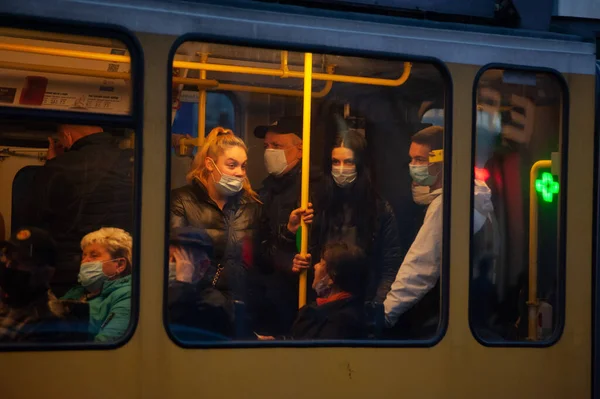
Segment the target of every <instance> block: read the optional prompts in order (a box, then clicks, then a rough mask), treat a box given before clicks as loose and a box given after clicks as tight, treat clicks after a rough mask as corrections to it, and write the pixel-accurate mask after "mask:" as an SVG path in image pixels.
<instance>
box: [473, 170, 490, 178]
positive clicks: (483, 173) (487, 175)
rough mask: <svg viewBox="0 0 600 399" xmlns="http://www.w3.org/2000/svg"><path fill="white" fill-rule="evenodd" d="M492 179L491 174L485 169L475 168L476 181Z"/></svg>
mask: <svg viewBox="0 0 600 399" xmlns="http://www.w3.org/2000/svg"><path fill="white" fill-rule="evenodd" d="M489 178H490V172H488V170H487V169H485V168H475V179H477V180H481V181H486V180H487V179H489Z"/></svg>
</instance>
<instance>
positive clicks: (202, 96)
mask: <svg viewBox="0 0 600 399" xmlns="http://www.w3.org/2000/svg"><path fill="white" fill-rule="evenodd" d="M207 60H208V54H206V53H202V54H201V55H200V62H201V63H206V61H207ZM200 79H202V80H205V79H206V70H205V69H201V70H200ZM205 136H206V87H204V86H198V147H200V146H202V145H203V144H204V138H205Z"/></svg>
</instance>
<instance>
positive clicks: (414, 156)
mask: <svg viewBox="0 0 600 399" xmlns="http://www.w3.org/2000/svg"><path fill="white" fill-rule="evenodd" d="M411 141H412V142H411V145H410V149H409V156H410V159H411V161H410V175H411V177H412V180H413V184H412V190H413V199H414V201H415V202H416V203H417V204H421V205H426V206H427V212H426V214H425V219H424V221H423V225H422V226H421V228H420V229H419V232H418V233H417V236H416V237H415V240H414V241H413V243H412V245H411V247H410V249H409V250H408V253H407V254H406V257H405V258H404V261H403V262H402V265H401V266H400V269H399V270H398V274H397V275H396V279H395V281H394V283H393V284H392V287H391V290H390V291H389V293H388V294H387V297H386V299H385V302H384V307H385V318H386V324H387V325H388V326H389V327H393V326H396V329H395V334H394V335H395V336H396V337H397V338H408V337H411V336H414V335H419V336H427V335H432V334H434V333H435V331H436V330H437V325H438V321H439V308H440V292H439V288H438V281H439V277H440V268H441V262H442V224H443V220H442V211H443V206H442V205H443V203H442V184H443V162H442V161H443V158H442V157H437V158H434V159H431V158H430V156H432V154H433V151H440V150H443V147H444V130H443V128H441V127H439V126H430V127H427V128H425V129H423V130H421V131H419V132H417V133H416V134H415V135H414V136H413V137H412V139H411ZM409 311H410V312H409ZM401 318H402V320H400V319H401Z"/></svg>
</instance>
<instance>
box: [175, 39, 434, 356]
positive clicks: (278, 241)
mask: <svg viewBox="0 0 600 399" xmlns="http://www.w3.org/2000/svg"><path fill="white" fill-rule="evenodd" d="M304 57H305V55H304V53H300V52H286V51H281V50H267V49H257V48H248V47H237V46H229V45H215V44H209V43H198V42H187V43H184V44H183V45H182V46H181V47H180V48H179V49H178V50H177V55H176V57H175V60H174V81H173V88H174V90H173V96H174V97H173V104H174V105H173V118H172V120H173V126H172V129H171V131H172V145H173V149H174V151H175V152H178V151H180V150H181V149H182V148H183V147H182V144H185V145H186V146H189V148H187V147H186V148H184V149H185V150H187V153H186V156H187V159H188V161H187V164H188V165H189V167H188V168H187V170H184V169H182V168H181V165H180V163H179V160H180V158H181V157H180V156H174V157H172V163H171V176H172V177H171V183H172V184H171V186H172V188H173V190H172V191H171V193H170V209H169V212H170V224H169V226H168V229H169V231H168V234H169V237H170V238H169V243H170V245H169V255H168V257H169V265H168V273H167V276H168V282H167V292H166V295H167V299H168V301H167V306H168V318H167V321H168V326H167V328H168V329H169V330H170V332H171V334H172V336H173V337H174V338H175V339H176V340H177V341H179V342H183V343H185V344H187V345H193V344H200V343H210V342H216V341H230V340H247V341H279V340H286V341H294V340H344V339H348V340H350V339H351V340H359V339H364V340H367V339H426V338H431V337H433V336H434V335H435V334H436V332H437V331H438V327H439V324H440V316H439V315H440V291H439V278H440V270H441V263H442V230H443V223H442V208H443V206H442V195H441V194H442V182H443V162H444V147H443V143H444V131H443V128H442V127H441V126H431V124H427V123H422V122H421V119H422V117H423V114H424V113H426V112H427V111H428V110H435V115H434V116H435V117H436V118H438V119H441V120H443V112H444V109H443V105H444V95H445V91H444V87H445V82H444V80H443V78H442V76H441V74H440V73H439V71H438V70H437V69H436V68H435V67H433V66H432V65H429V64H423V63H412V68H411V65H407V64H405V63H404V62H402V61H381V60H374V59H367V58H358V57H343V56H333V55H326V54H313V57H312V59H313V72H314V73H315V76H316V78H315V80H314V81H313V90H312V102H311V116H312V120H311V124H310V135H311V139H310V142H311V145H310V147H311V148H310V152H311V156H310V162H309V164H310V167H309V170H310V178H309V186H308V189H307V191H308V196H309V202H310V204H309V206H308V207H307V208H301V207H300V197H301V178H302V174H303V173H307V172H308V170H305V171H304V172H303V166H302V160H303V157H305V156H307V152H306V148H304V146H305V143H306V142H307V141H306V139H307V137H306V134H307V133H308V131H307V130H305V129H304V126H303V115H302V113H303V105H302V103H303V91H302V89H303V79H302V78H303V70H304V62H305V58H304ZM181 60H183V61H187V63H186V64H183V65H181V64H178V62H179V61H181ZM190 62H191V63H194V62H196V63H198V66H197V69H195V68H193V64H190ZM206 63H208V64H211V68H210V69H211V70H210V71H202V70H201V67H202V64H206ZM282 65H287V68H288V76H287V77H286V78H285V79H282V78H281V77H279V76H277V74H276V73H273V74H272V76H270V75H271V74H265V70H266V69H273V70H274V71H276V70H278V69H280V68H283V67H282ZM181 66H185V69H184V68H181ZM237 66H239V67H244V68H240V69H237V70H236V69H235V67H237ZM252 68H257V69H256V73H250V72H252V71H253V69H252ZM317 73H319V74H318V75H317ZM267 75H269V76H267ZM327 75H331V76H333V79H334V80H335V79H336V78H335V76H337V75H344V76H350V77H351V80H352V81H353V83H340V82H337V81H333V82H328V81H327V79H325V78H323V76H327ZM202 76H205V79H207V84H206V85H205V86H202V85H200V86H198V85H197V79H198V78H200V77H202ZM417 77H418V78H417ZM186 79H192V80H193V81H194V82H196V84H195V86H197V87H199V89H196V90H198V95H197V97H196V98H198V99H199V100H198V102H197V103H198V108H199V110H200V111H202V107H205V110H206V112H205V114H206V120H205V121H202V119H201V118H202V115H203V114H204V113H203V112H190V110H189V109H186V108H185V106H184V105H183V104H184V103H185V101H184V100H185V99H186V98H188V97H190V98H191V97H193V96H191V95H190V94H189V92H188V90H189V86H186V82H187V80H186ZM382 82H383V83H385V84H383V83H382ZM219 91H227V92H229V94H230V95H229V96H228V97H226V96H224V95H222V97H221V99H227V100H229V99H232V98H233V99H235V102H236V104H237V105H238V107H236V108H235V110H236V112H237V111H240V113H239V114H238V115H233V111H234V108H233V107H229V106H228V104H227V103H224V104H221V105H220V106H219V107H214V108H212V107H213V105H214V102H213V103H211V101H210V98H211V95H213V96H214V95H215V94H218V93H219ZM203 92H205V93H203ZM417 92H419V93H427V94H420V95H415V93H417ZM186 93H187V94H186ZM203 98H206V100H203ZM204 101H205V102H204ZM211 104H213V105H211ZM238 108H239V109H238ZM223 110H226V111H225V114H226V116H227V118H224V117H222V116H223V114H224V111H223ZM234 120H235V121H237V120H242V121H243V122H242V123H240V125H239V126H236V127H234V129H233V130H230V129H231V127H232V126H233V125H231V124H230V123H231V122H232V121H234ZM436 120H437V119H436ZM214 121H218V124H219V125H218V126H217V127H214V128H213V125H212V124H213V123H214ZM198 127H200V130H202V129H203V128H204V132H201V133H200V134H198V132H197V131H196V130H197V129H198ZM211 128H212V130H211ZM206 133H208V135H207V136H206V139H205V140H204V141H202V140H200V139H195V138H196V137H198V136H200V137H202V136H203V135H205V134H206ZM182 137H189V138H188V139H187V140H186V139H184V140H183V141H182ZM242 138H243V140H242ZM192 157H193V158H194V159H193V162H191V165H190V161H189V160H191V158H192ZM263 165H264V166H263ZM183 179H185V182H184V181H183ZM175 181H177V183H174V182H175ZM253 187H255V188H258V189H256V190H255V189H253ZM302 222H304V224H305V225H306V227H305V228H306V229H308V233H309V234H308V241H307V247H308V251H307V254H306V255H301V253H300V252H301V251H300V246H299V243H300V236H301V231H302V228H301V224H302ZM303 273H306V275H307V278H306V280H305V281H306V282H303V283H302V284H306V286H300V282H301V281H304V280H302V279H301V278H300V276H301V275H302V274H303ZM417 280H418V281H420V282H422V284H421V283H419V284H417V283H415V281H417ZM304 289H306V303H304V302H302V301H301V298H302V297H303V295H302V293H303V291H304Z"/></svg>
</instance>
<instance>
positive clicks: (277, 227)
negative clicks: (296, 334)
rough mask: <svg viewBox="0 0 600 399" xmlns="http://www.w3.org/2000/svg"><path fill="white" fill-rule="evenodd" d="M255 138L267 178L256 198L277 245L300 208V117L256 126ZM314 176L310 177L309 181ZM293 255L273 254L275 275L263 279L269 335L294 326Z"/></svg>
mask: <svg viewBox="0 0 600 399" xmlns="http://www.w3.org/2000/svg"><path fill="white" fill-rule="evenodd" d="M254 135H255V136H256V137H258V138H262V139H264V148H265V154H264V159H265V168H266V169H267V172H268V173H269V176H267V178H266V179H265V180H264V181H263V187H262V188H261V189H260V190H259V196H260V198H261V200H262V202H263V204H264V207H263V209H264V211H265V219H266V223H267V224H268V227H269V231H270V234H273V235H275V236H274V237H270V238H267V237H264V238H263V240H267V239H270V240H272V241H273V242H275V241H276V236H277V235H278V234H279V233H280V232H281V231H282V229H286V228H287V227H286V226H287V223H288V220H289V217H290V213H291V212H292V211H293V210H295V209H297V208H298V207H299V206H300V190H301V178H302V117H300V116H284V117H282V118H280V119H279V120H277V121H275V122H274V123H272V124H271V125H267V126H258V127H256V129H254ZM316 178H317V176H316V175H315V174H313V173H311V181H314V180H316ZM292 258H293V254H288V253H284V252H282V251H276V253H275V254H273V255H272V256H271V259H270V261H271V263H272V264H271V265H270V266H271V268H272V269H273V270H274V273H273V274H271V275H268V276H264V284H265V291H266V292H265V296H266V301H267V302H266V306H268V307H270V309H268V310H263V312H261V313H269V314H270V316H271V317H270V318H269V320H267V321H266V323H267V326H266V329H267V332H268V333H269V334H270V335H277V334H285V333H286V332H287V331H289V329H290V327H291V325H292V323H293V322H294V319H295V316H296V313H297V310H298V274H297V273H294V272H292Z"/></svg>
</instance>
